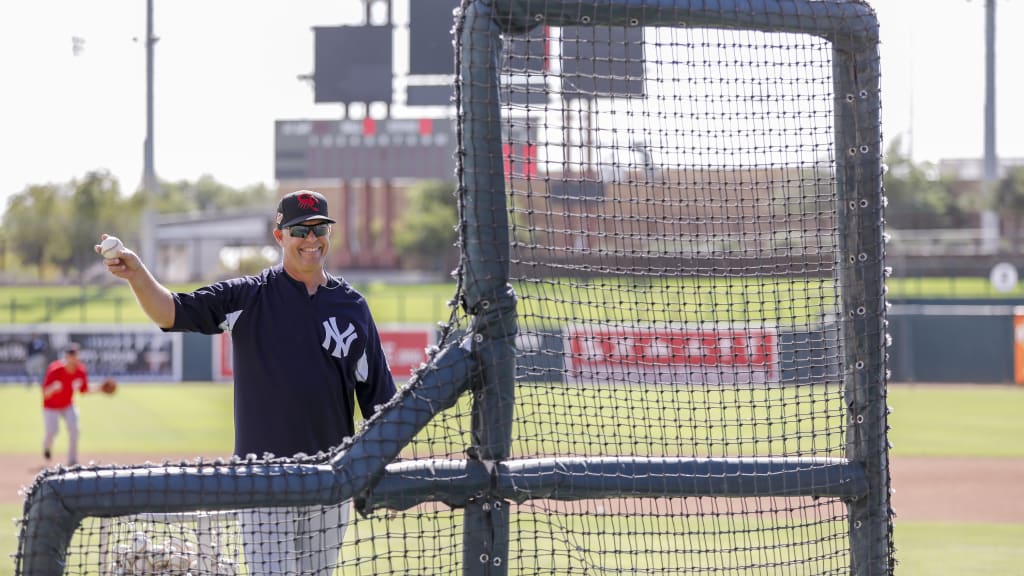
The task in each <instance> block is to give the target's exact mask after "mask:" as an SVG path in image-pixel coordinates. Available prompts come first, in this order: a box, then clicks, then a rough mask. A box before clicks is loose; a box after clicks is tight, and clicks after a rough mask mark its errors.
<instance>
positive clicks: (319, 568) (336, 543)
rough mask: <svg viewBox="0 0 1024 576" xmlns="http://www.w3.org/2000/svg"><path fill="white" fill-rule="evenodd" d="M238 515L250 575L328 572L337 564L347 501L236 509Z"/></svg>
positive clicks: (321, 574)
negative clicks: (294, 506)
mask: <svg viewBox="0 0 1024 576" xmlns="http://www.w3.org/2000/svg"><path fill="white" fill-rule="evenodd" d="M238 518H239V522H240V523H241V527H242V543H243V545H244V547H245V559H246V564H247V565H248V567H249V574H250V575H253V576H271V575H274V576H285V575H296V574H302V575H303V576H305V575H316V576H329V575H330V574H333V573H334V569H335V567H337V565H338V552H339V551H340V550H341V543H342V540H344V539H345V528H347V527H348V519H349V502H348V501H345V502H342V503H341V504H337V505H335V506H319V505H318V506H304V507H300V508H254V509H251V510H240V511H239V512H238Z"/></svg>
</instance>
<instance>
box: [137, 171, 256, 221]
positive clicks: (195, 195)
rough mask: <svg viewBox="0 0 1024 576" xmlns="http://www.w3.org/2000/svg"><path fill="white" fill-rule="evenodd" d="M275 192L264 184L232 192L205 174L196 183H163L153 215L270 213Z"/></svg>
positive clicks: (183, 181)
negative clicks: (259, 210) (248, 210)
mask: <svg viewBox="0 0 1024 576" xmlns="http://www.w3.org/2000/svg"><path fill="white" fill-rule="evenodd" d="M274 198H275V195H274V192H273V191H272V190H270V189H269V188H267V187H266V186H265V185H263V184H255V185H252V186H248V187H245V188H242V189H236V188H232V187H230V186H228V185H226V184H223V183H221V182H218V181H217V180H216V179H215V178H214V177H213V176H210V175H209V174H204V175H203V176H200V177H199V179H198V180H196V181H194V182H192V181H189V180H178V181H177V182H162V183H161V185H160V191H159V192H158V193H157V198H156V211H157V212H159V213H161V214H168V213H180V212H220V211H231V210H237V209H239V208H249V207H259V208H266V209H267V210H270V208H268V207H270V206H272V205H273V203H274Z"/></svg>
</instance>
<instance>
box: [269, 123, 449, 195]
mask: <svg viewBox="0 0 1024 576" xmlns="http://www.w3.org/2000/svg"><path fill="white" fill-rule="evenodd" d="M454 149H455V130H454V127H453V125H452V121H451V120H448V119H443V120H442V119H408V120H407V119H395V118H388V119H384V120H374V119H371V118H364V119H362V120H278V121H277V122H275V129H274V177H275V178H276V179H277V180H279V181H281V180H309V179H343V180H351V179H372V178H382V179H397V178H423V179H438V180H453V179H454V178H455V160H454V158H453V151H454Z"/></svg>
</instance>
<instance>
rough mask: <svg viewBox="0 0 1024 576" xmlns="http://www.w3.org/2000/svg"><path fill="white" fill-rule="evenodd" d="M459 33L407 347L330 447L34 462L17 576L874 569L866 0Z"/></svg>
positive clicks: (467, 19)
mask: <svg viewBox="0 0 1024 576" xmlns="http://www.w3.org/2000/svg"><path fill="white" fill-rule="evenodd" d="M452 24H453V25H452V28H451V29H452V33H453V34H454V42H455V59H456V61H455V72H456V75H455V83H454V102H455V107H454V119H455V127H456V128H455V138H456V141H457V142H456V145H455V146H454V149H453V158H454V161H455V166H456V175H457V177H458V182H457V185H456V186H455V188H454V189H453V194H455V195H456V197H457V199H458V227H457V231H458V243H457V244H458V250H459V252H460V260H459V265H458V268H457V269H456V270H455V271H454V274H453V276H454V278H455V280H456V282H455V285H454V290H453V291H454V295H453V298H452V300H451V312H450V316H449V317H448V318H439V319H438V320H439V321H441V325H442V329H441V336H440V338H439V340H438V345H437V347H436V348H435V349H432V350H431V353H430V356H429V361H428V362H427V363H426V364H425V365H424V366H422V367H420V368H419V369H418V370H416V372H415V373H414V375H413V377H412V379H411V380H410V381H409V383H408V384H407V385H406V386H405V387H403V388H402V389H401V390H400V391H399V393H398V394H397V395H396V396H395V398H393V399H392V400H391V401H390V402H388V403H387V404H386V405H384V406H382V407H381V408H380V410H379V411H378V412H377V413H376V414H375V415H374V416H373V417H372V418H370V419H368V420H367V421H366V422H365V423H363V424H362V426H361V427H360V429H359V431H358V433H357V434H356V435H355V437H353V438H349V439H346V440H345V442H343V443H342V445H340V446H338V447H336V448H335V449H333V450H332V451H331V452H330V453H329V454H318V455H297V456H293V457H281V455H277V456H271V455H262V456H260V455H253V456H251V457H246V458H234V459H232V460H230V461H218V462H209V461H202V460H197V461H194V462H165V463H162V464H148V465H138V466H130V467H103V466H86V467H79V468H75V469H72V470H52V471H48V472H46V473H43V474H41V475H40V477H39V478H38V479H37V481H36V483H35V485H33V486H32V487H31V489H30V491H29V493H28V496H27V500H26V505H25V514H24V517H23V518H22V521H21V532H20V539H19V550H18V554H17V556H16V558H15V563H16V569H17V571H18V574H26V575H27V574H31V575H41V574H46V575H49V574H157V573H161V574H162V573H172V574H185V573H188V574H281V573H289V574H292V573H294V574H344V575H350V574H352V575H355V574H480V575H483V574H499V575H501V574H538V575H539V574H580V575H583V574H588V575H592V574H697V575H703V574H707V575H710V574H715V575H720V574H758V575H775V574H815V575H825V574H832V575H848V574H855V575H878V574H891V573H892V572H893V566H894V564H895V560H894V551H893V540H892V532H893V521H892V519H893V513H892V510H891V508H890V478H889V464H888V447H887V446H888V438H887V434H888V432H887V430H888V424H887V407H886V378H887V372H886V347H887V345H888V342H887V335H886V332H885V327H886V302H885V296H884V295H885V276H886V266H885V258H884V256H885V250H884V243H885V236H884V233H883V205H884V198H883V194H882V184H881V182H882V180H881V179H882V163H881V158H882V149H881V148H882V140H881V121H880V83H879V57H878V23H877V20H876V18H875V14H874V12H873V10H872V9H871V8H870V6H868V5H867V4H866V3H864V2H861V1H855V0H849V1H843V0H761V1H753V0H752V1H746V2H733V1H727V0H719V1H713V0H702V1H685V0H675V1H670V0H606V1H601V2H593V1H591V0H587V1H583V0H576V1H572V0H562V1H559V0H487V1H483V0H476V1H470V0H465V1H463V2H462V3H461V5H460V6H459V7H458V9H457V10H456V11H455V13H454V14H453V20H452ZM538 27H544V28H545V29H546V32H545V33H544V34H537V33H536V32H535V31H536V29H537V28H538ZM531 39H533V41H541V42H545V43H546V48H545V49H544V50H530V49H529V48H528V47H527V48H525V49H522V50H517V51H516V56H515V57H516V58H523V57H528V56H523V55H524V54H527V55H529V54H536V55H537V57H542V58H545V59H546V60H547V61H546V62H545V63H544V64H543V65H536V66H534V65H530V64H529V63H526V65H517V66H516V67H515V71H510V70H511V67H510V66H508V62H506V59H507V58H509V57H510V56H509V54H508V52H507V51H506V47H507V46H509V44H510V43H512V42H516V43H522V42H530V41H531ZM520 48H522V47H520ZM510 87H512V89H514V90H515V91H519V92H523V91H526V92H529V93H530V94H529V96H530V97H527V98H509V97H507V91H508V90H509V89H510ZM370 305H371V307H372V306H373V302H370Z"/></svg>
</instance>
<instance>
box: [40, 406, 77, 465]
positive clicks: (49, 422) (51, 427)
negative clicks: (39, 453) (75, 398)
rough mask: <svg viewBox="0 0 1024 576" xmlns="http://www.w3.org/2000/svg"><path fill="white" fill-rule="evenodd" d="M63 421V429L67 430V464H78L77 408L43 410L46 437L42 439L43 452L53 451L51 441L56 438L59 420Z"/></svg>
mask: <svg viewBox="0 0 1024 576" xmlns="http://www.w3.org/2000/svg"><path fill="white" fill-rule="evenodd" d="M61 418H63V419H64V427H65V428H67V430H68V464H77V463H78V408H77V407H75V406H68V407H67V408H63V409H60V410H56V409H53V408H43V430H44V431H45V434H46V436H45V437H44V438H43V450H45V451H46V452H47V453H50V452H51V451H52V450H53V439H54V438H56V437H57V427H58V425H59V424H60V419H61Z"/></svg>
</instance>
